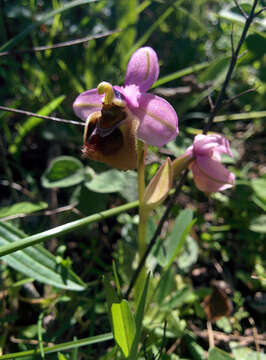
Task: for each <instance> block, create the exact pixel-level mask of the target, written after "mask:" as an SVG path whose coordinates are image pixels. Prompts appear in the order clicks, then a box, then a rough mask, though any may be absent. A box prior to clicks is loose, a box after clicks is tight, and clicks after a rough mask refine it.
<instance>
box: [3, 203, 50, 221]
mask: <svg viewBox="0 0 266 360" xmlns="http://www.w3.org/2000/svg"><path fill="white" fill-rule="evenodd" d="M47 207H48V204H47V203H46V202H43V201H40V202H38V203H31V202H27V201H23V202H19V203H17V204H14V205H10V206H4V207H1V208H0V218H3V217H7V216H11V215H16V214H30V213H32V212H34V211H39V210H43V209H46V208H47Z"/></svg>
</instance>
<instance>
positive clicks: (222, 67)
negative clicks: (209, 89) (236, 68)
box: [199, 56, 231, 83]
mask: <svg viewBox="0 0 266 360" xmlns="http://www.w3.org/2000/svg"><path fill="white" fill-rule="evenodd" d="M230 60H231V56H225V57H223V58H221V59H217V60H215V61H214V62H213V63H211V64H210V66H209V67H208V68H207V69H206V70H205V71H204V72H202V73H201V74H200V76H199V82H207V81H212V82H215V83H217V82H219V81H220V79H221V78H224V77H225V74H226V71H227V68H228V65H229V63H230Z"/></svg>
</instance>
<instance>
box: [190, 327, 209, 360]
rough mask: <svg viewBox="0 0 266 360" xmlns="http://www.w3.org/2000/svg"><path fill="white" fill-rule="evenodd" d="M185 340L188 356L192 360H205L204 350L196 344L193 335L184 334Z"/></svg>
mask: <svg viewBox="0 0 266 360" xmlns="http://www.w3.org/2000/svg"><path fill="white" fill-rule="evenodd" d="M185 340H186V344H187V348H188V350H189V352H190V354H191V355H192V357H193V360H205V359H206V356H205V351H204V349H203V348H202V347H201V346H200V345H199V344H198V343H197V341H196V339H195V336H194V335H193V334H189V333H187V334H185Z"/></svg>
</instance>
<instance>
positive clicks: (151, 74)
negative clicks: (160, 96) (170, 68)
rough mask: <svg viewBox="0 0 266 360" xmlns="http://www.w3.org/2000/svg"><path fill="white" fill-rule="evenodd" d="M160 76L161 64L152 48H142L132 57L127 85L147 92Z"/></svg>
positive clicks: (127, 74) (128, 68) (128, 67)
mask: <svg viewBox="0 0 266 360" xmlns="http://www.w3.org/2000/svg"><path fill="white" fill-rule="evenodd" d="M158 76H159V62H158V57H157V54H156V52H155V51H154V50H153V49H152V48H151V47H148V46H147V47H142V48H140V49H138V50H137V51H135V52H134V53H133V55H132V56H131V58H130V60H129V63H128V66H127V72H126V78H125V85H126V86H127V85H132V84H135V85H138V86H139V89H140V91H141V92H145V91H147V90H148V89H149V88H150V87H151V86H152V84H153V83H154V82H155V81H156V80H157V79H158Z"/></svg>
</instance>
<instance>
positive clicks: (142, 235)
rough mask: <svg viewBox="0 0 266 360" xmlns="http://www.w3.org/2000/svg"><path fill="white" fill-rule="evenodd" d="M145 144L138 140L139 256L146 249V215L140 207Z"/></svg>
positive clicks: (141, 205) (142, 200) (142, 190)
mask: <svg viewBox="0 0 266 360" xmlns="http://www.w3.org/2000/svg"><path fill="white" fill-rule="evenodd" d="M146 151H147V144H144V143H143V142H142V141H138V195H139V227H138V248H139V257H140V258H141V257H142V256H143V254H144V252H145V249H146V225H147V217H145V216H144V214H143V211H142V207H143V203H144V192H145V154H146Z"/></svg>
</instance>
